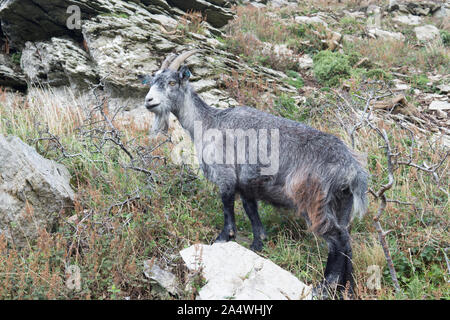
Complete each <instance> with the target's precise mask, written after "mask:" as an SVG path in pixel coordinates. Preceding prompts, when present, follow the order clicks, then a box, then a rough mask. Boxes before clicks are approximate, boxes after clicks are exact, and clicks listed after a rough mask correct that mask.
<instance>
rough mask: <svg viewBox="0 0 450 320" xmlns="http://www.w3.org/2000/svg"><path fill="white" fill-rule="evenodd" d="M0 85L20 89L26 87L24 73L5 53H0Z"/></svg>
mask: <svg viewBox="0 0 450 320" xmlns="http://www.w3.org/2000/svg"><path fill="white" fill-rule="evenodd" d="M0 86H4V87H10V88H13V89H14V90H21V91H23V90H26V88H27V83H26V80H25V75H24V74H23V73H22V71H21V70H20V68H19V66H18V65H17V64H15V63H14V62H12V61H11V57H10V56H8V55H5V54H0Z"/></svg>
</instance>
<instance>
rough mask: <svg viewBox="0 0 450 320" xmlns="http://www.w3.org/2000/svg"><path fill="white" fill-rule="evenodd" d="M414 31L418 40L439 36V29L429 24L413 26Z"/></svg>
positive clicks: (427, 39)
mask: <svg viewBox="0 0 450 320" xmlns="http://www.w3.org/2000/svg"><path fill="white" fill-rule="evenodd" d="M414 32H415V33H416V37H417V40H419V41H430V40H433V39H436V38H438V37H439V29H438V28H436V27H435V26H433V25H431V24H427V25H424V26H420V27H415V28H414Z"/></svg>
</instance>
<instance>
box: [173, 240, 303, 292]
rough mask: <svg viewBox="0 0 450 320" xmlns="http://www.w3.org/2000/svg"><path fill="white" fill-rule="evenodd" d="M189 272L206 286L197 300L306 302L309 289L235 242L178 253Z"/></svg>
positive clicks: (198, 245) (190, 248) (198, 247)
mask: <svg viewBox="0 0 450 320" xmlns="http://www.w3.org/2000/svg"><path fill="white" fill-rule="evenodd" d="M180 254H181V257H182V258H183V260H184V262H185V263H186V265H187V267H188V269H189V270H191V271H194V272H201V274H202V276H203V277H204V278H205V280H206V281H207V284H206V285H205V286H204V287H203V288H201V290H200V291H199V293H198V297H197V299H200V300H223V299H235V300H254V299H258V300H266V299H268V300H308V299H311V287H309V286H307V285H305V284H304V283H302V282H301V281H300V280H298V279H297V278H296V277H295V276H294V275H292V274H291V273H290V272H288V271H286V270H284V269H282V268H280V267H279V266H277V265H276V264H275V263H273V262H271V261H270V260H267V259H264V258H262V257H260V256H259V255H257V254H256V253H254V252H253V251H251V250H248V249H246V248H244V247H242V246H240V245H239V244H237V243H236V242H227V243H215V244H213V245H201V244H197V245H193V246H191V247H189V248H187V249H184V250H182V251H181V252H180Z"/></svg>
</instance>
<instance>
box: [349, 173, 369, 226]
mask: <svg viewBox="0 0 450 320" xmlns="http://www.w3.org/2000/svg"><path fill="white" fill-rule="evenodd" d="M358 169H359V170H357V171H356V174H355V176H354V178H353V180H352V181H351V183H350V191H351V193H352V194H353V206H352V217H356V216H357V217H358V218H360V219H361V218H362V217H363V216H364V214H365V213H366V212H367V196H366V191H367V173H366V172H365V171H364V170H361V169H360V168H358Z"/></svg>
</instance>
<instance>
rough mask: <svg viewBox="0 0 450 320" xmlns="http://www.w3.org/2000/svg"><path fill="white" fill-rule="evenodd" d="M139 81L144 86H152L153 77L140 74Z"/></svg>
mask: <svg viewBox="0 0 450 320" xmlns="http://www.w3.org/2000/svg"><path fill="white" fill-rule="evenodd" d="M138 79H139V80H140V81H141V82H142V84H146V85H150V83H151V82H152V76H150V75H148V74H140V75H138Z"/></svg>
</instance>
